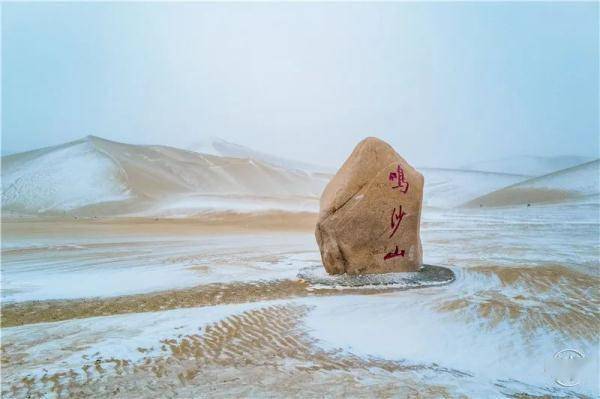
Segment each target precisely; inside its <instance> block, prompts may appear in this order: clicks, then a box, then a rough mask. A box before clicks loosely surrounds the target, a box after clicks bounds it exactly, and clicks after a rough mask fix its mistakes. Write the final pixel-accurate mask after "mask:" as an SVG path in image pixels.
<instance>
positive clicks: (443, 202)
mask: <svg viewBox="0 0 600 399" xmlns="http://www.w3.org/2000/svg"><path fill="white" fill-rule="evenodd" d="M420 170H421V171H422V172H423V176H425V189H424V195H423V205H424V206H425V207H433V208H453V207H455V206H458V205H461V204H464V203H465V202H467V201H470V200H472V199H474V198H477V197H479V196H482V195H484V194H487V193H489V192H492V191H495V190H498V189H500V188H502V187H506V186H509V185H512V184H515V183H517V182H520V181H523V180H526V179H527V176H522V175H513V174H506V173H490V172H477V171H469V170H459V169H439V168H423V169H420Z"/></svg>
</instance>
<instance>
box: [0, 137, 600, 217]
mask: <svg viewBox="0 0 600 399" xmlns="http://www.w3.org/2000/svg"><path fill="white" fill-rule="evenodd" d="M191 148H192V149H193V151H192V150H183V149H178V148H174V147H167V146H159V145H132V144H124V143H118V142H114V141H109V140H105V139H102V138H99V137H95V136H87V137H85V138H83V139H80V140H76V141H73V142H69V143H65V144H61V145H57V146H52V147H46V148H42V149H38V150H33V151H28V152H23V153H19V154H13V155H8V156H4V157H2V210H3V212H4V214H5V215H40V214H42V215H44V214H48V215H57V214H58V215H61V214H73V215H82V216H96V215H97V216H117V215H128V216H148V217H150V216H165V217H180V216H181V217H184V216H191V215H194V214H199V213H203V212H207V211H236V212H256V211H268V210H283V211H292V212H298V211H302V212H306V211H308V212H317V211H318V203H319V197H320V195H321V192H322V190H323V188H324V187H325V185H326V184H327V182H328V181H329V179H330V178H331V176H332V173H333V172H334V171H332V170H331V168H326V167H321V166H318V165H312V164H309V163H304V162H300V161H291V160H287V159H285V158H281V157H278V156H274V155H270V154H266V153H263V152H260V151H255V150H252V149H250V148H247V147H244V146H240V145H237V144H233V143H229V142H226V141H224V140H220V139H214V138H211V139H208V140H206V141H205V142H203V143H198V144H197V145H193V146H192V147H191ZM579 158H580V157H559V158H550V159H544V158H540V157H527V159H526V160H525V161H523V165H521V166H519V165H518V164H519V161H518V160H517V161H514V162H512V163H510V162H508V161H507V160H504V161H501V162H500V161H493V162H490V163H479V164H473V165H472V166H471V167H482V168H483V169H489V170H492V171H480V170H462V169H441V168H421V170H422V171H423V174H424V175H425V194H424V206H425V207H437V208H452V207H457V206H463V205H464V206H469V207H472V206H476V207H479V206H511V205H520V204H526V203H544V202H561V201H574V200H580V199H583V198H590V197H594V196H596V197H597V196H598V193H599V192H600V189H599V187H598V163H599V161H598V160H595V161H591V162H587V163H584V164H581V165H579V166H575V167H569V168H567V169H564V170H561V171H558V172H554V173H551V174H547V175H544V176H541V177H535V178H531V173H533V172H537V171H539V170H549V169H552V168H553V167H552V165H559V166H564V165H565V164H566V165H570V164H572V163H573V162H577V160H578V159H579ZM532 160H533V161H532ZM507 162H508V164H510V167H507V166H506V163H507ZM514 172H519V173H514Z"/></svg>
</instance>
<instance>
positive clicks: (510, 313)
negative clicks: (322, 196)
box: [2, 206, 600, 398]
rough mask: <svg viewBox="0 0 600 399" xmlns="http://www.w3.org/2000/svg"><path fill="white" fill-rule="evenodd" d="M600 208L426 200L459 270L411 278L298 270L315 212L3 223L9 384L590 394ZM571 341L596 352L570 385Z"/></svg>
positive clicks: (284, 392) (430, 219) (218, 393)
mask: <svg viewBox="0 0 600 399" xmlns="http://www.w3.org/2000/svg"><path fill="white" fill-rule="evenodd" d="M597 212H598V209H597V207H595V208H594V207H589V206H584V207H579V208H572V207H566V208H561V207H545V208H538V209H516V210H515V209H513V210H495V211H487V210H486V211H480V210H473V211H467V210H465V211H456V212H444V213H442V212H438V211H432V210H430V211H428V212H426V213H425V215H424V222H423V241H424V243H423V244H424V248H425V261H426V262H428V263H433V264H442V265H449V266H451V267H452V268H453V269H454V271H455V272H456V273H457V279H456V281H455V282H454V283H452V284H451V285H450V286H447V287H433V288H424V289H420V290H415V291H395V290H313V289H312V288H311V287H310V286H309V285H308V284H306V283H305V282H302V281H299V280H298V279H297V278H295V275H296V273H297V271H298V270H299V269H300V268H302V267H306V266H307V265H309V266H310V265H316V264H318V262H319V255H318V249H317V248H316V244H315V243H314V239H313V237H312V231H311V230H312V226H311V223H310V218H311V217H312V216H311V215H300V216H298V215H296V216H293V218H297V219H293V218H292V219H286V216H285V215H283V214H280V215H278V217H279V219H277V218H275V217H273V215H271V216H270V217H269V218H267V219H268V220H265V221H262V222H256V223H255V222H253V221H249V220H252V219H257V218H258V219H260V217H259V216H256V215H253V216H235V215H226V216H218V215H212V216H210V220H212V221H207V220H209V219H207V220H204V221H202V220H196V221H189V220H188V221H166V220H163V221H151V220H128V221H124V220H123V221H122V220H119V221H114V220H110V221H109V220H100V221H99V220H77V221H14V222H13V224H12V225H11V224H9V225H8V226H7V225H4V226H3V233H4V234H3V250H2V255H3V261H2V262H3V270H2V277H3V281H2V295H3V300H4V303H3V308H2V327H3V328H2V377H3V379H2V393H3V395H6V396H7V397H18V398H21V397H22V398H25V397H107V396H113V397H127V398H129V397H165V396H166V397H231V396H238V397H239V396H242V397H248V396H250V397H321V396H323V394H324V393H326V394H328V395H330V396H335V397H373V396H382V397H424V398H429V397H435V398H438V397H446V398H455V397H473V398H481V397H596V396H597V395H598V393H599V392H598V388H597V387H598V377H597V376H598V349H599V348H598V331H599V330H600V313H599V311H598V308H599V304H600V303H599V298H600V296H599V295H598V287H599V286H600V285H599V283H600V279H599V277H598V244H597V240H596V239H597V236H598V233H599V232H600V230H599V226H598V219H597ZM219 218H221V219H219ZM302 218H305V219H302ZM241 220H243V222H240V221H241ZM301 220H305V222H301ZM153 222H156V224H154V223H153ZM246 223H249V225H250V226H251V227H248V226H247V225H246ZM303 223H305V224H303ZM98 270H100V271H101V273H100V274H95V273H97V272H98ZM102 273H104V274H102ZM144 273H146V274H152V273H154V274H152V275H153V276H165V277H164V281H163V282H162V284H159V285H152V284H149V283H148V282H147V281H145V280H144V279H143V278H142V274H144ZM39 275H41V277H43V278H40V279H39V280H36V276H39ZM103 275H104V276H106V278H107V279H109V280H110V278H111V277H110V276H111V275H112V276H115V275H117V276H122V277H123V278H127V279H131V280H130V284H127V285H128V287H129V288H128V289H130V292H126V293H125V294H123V293H122V292H121V291H120V290H118V289H114V290H112V291H110V290H107V291H106V292H103V293H102V294H101V295H98V294H97V292H95V291H94V292H92V294H93V295H81V294H82V293H84V294H85V293H86V292H87V291H86V290H85V289H81V287H77V286H73V284H70V282H72V281H88V279H89V281H91V282H93V281H94V280H93V279H94V278H96V277H97V276H103ZM169 275H170V276H171V277H176V278H168V276H169ZM48 281H50V282H60V281H66V282H69V283H68V284H64V286H62V287H60V288H61V289H60V290H56V289H54V288H53V287H51V286H44V283H45V282H48ZM32 282H35V283H36V284H37V285H36V284H32ZM98 284H101V282H99V283H98ZM111 284H112V283H111ZM153 284H154V283H153ZM107 286H109V285H107ZM132 287H133V288H132ZM84 288H85V287H84ZM60 293H63V294H64V295H66V296H67V298H68V299H65V298H62V299H61V297H60ZM36 296H38V297H40V298H41V297H43V298H45V299H43V300H36ZM82 296H83V297H84V298H83V299H82V298H81V297H82ZM565 348H575V349H578V350H581V351H583V352H584V353H585V354H586V363H585V365H584V366H583V369H581V370H580V373H579V375H578V378H579V379H580V380H581V381H580V382H579V384H578V385H577V386H575V387H572V388H565V387H561V386H559V385H557V384H556V383H555V382H554V376H553V375H552V373H551V371H550V370H551V369H552V362H553V356H554V354H555V353H556V352H557V351H558V350H561V349H565Z"/></svg>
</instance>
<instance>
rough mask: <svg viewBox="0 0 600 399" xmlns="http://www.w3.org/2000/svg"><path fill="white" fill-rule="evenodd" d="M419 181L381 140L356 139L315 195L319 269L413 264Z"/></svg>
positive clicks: (410, 267) (394, 268)
mask: <svg viewBox="0 0 600 399" xmlns="http://www.w3.org/2000/svg"><path fill="white" fill-rule="evenodd" d="M423 184H424V179H423V175H421V174H420V173H419V172H418V171H417V170H416V169H415V168H413V167H412V166H410V165H409V164H408V163H407V162H406V161H405V160H404V158H402V157H401V156H400V155H398V153H396V151H394V149H393V148H392V147H390V146H389V145H388V144H387V143H385V142H384V141H382V140H379V139H377V138H374V137H369V138H366V139H364V140H363V141H361V142H360V143H359V144H358V145H357V146H356V148H355V149H354V151H353V152H352V154H351V155H350V157H349V158H348V159H347V160H346V162H344V164H343V165H342V167H341V168H340V170H339V171H338V172H337V173H336V175H335V176H334V177H333V179H332V180H331V181H330V182H329V184H328V185H327V187H325V190H324V192H323V194H322V196H321V203H320V212H319V220H318V222H317V228H316V231H315V235H316V238H317V242H318V244H319V249H320V250H321V258H322V260H323V265H324V266H325V270H327V272H328V273H330V274H341V273H348V274H370V273H388V272H410V271H416V270H418V269H419V268H420V267H421V265H422V259H423V255H422V248H421V238H420V234H419V229H420V220H421V203H422V200H423Z"/></svg>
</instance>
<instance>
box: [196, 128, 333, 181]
mask: <svg viewBox="0 0 600 399" xmlns="http://www.w3.org/2000/svg"><path fill="white" fill-rule="evenodd" d="M187 148H188V149H189V150H191V151H195V152H199V153H201V154H210V155H216V156H219V157H230V158H241V159H255V160H259V161H263V162H266V163H268V164H271V165H275V166H279V167H281V168H285V169H299V170H305V171H310V172H324V173H328V174H333V173H335V168H333V167H328V166H322V165H314V164H311V163H308V162H302V161H297V160H291V159H286V158H282V157H278V156H276V155H272V154H267V153H265V152H262V151H256V150H254V149H252V148H248V147H246V146H243V145H239V144H235V143H231V142H229V141H225V140H223V139H220V138H218V137H209V138H207V139H206V140H201V141H197V142H195V143H193V144H191V145H189V146H187Z"/></svg>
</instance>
